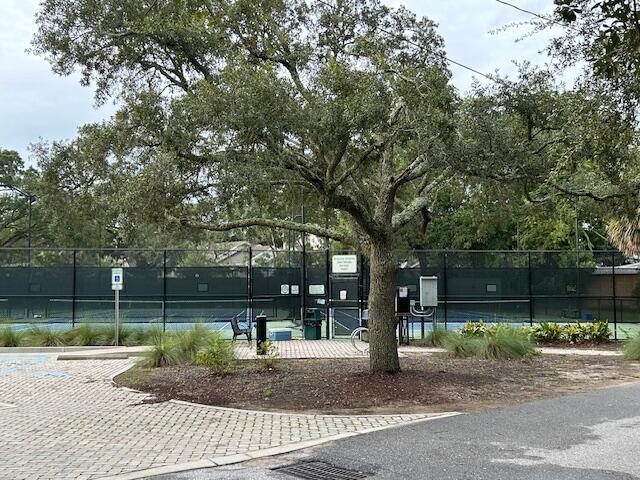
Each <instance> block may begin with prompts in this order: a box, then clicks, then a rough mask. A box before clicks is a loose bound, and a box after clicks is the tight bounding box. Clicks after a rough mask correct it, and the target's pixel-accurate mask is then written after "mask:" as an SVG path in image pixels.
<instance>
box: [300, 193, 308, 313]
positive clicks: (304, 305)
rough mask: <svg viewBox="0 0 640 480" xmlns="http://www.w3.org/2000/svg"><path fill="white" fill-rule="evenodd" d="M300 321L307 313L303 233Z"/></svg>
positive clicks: (304, 238) (305, 248)
mask: <svg viewBox="0 0 640 480" xmlns="http://www.w3.org/2000/svg"><path fill="white" fill-rule="evenodd" d="M302 223H303V224H304V202H303V203H302ZM300 290H301V291H300V294H301V295H302V296H301V298H300V310H301V311H300V320H301V321H303V322H304V317H305V314H306V312H307V239H306V235H305V232H302V282H301V285H300Z"/></svg>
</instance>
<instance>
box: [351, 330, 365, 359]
mask: <svg viewBox="0 0 640 480" xmlns="http://www.w3.org/2000/svg"><path fill="white" fill-rule="evenodd" d="M368 332H369V329H368V328H367V327H358V328H356V329H355V330H354V331H353V332H351V345H352V346H353V348H354V349H355V350H356V351H357V352H358V353H363V354H366V353H369V344H368V343H365V345H366V347H362V343H364V342H363V341H362V334H363V333H368Z"/></svg>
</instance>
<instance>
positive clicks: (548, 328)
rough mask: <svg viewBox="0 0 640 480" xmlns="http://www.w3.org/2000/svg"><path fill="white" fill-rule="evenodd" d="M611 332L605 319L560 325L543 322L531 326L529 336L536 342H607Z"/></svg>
mask: <svg viewBox="0 0 640 480" xmlns="http://www.w3.org/2000/svg"><path fill="white" fill-rule="evenodd" d="M611 335H612V332H611V329H610V328H609V323H608V322H605V321H599V322H593V323H570V324H568V325H560V324H558V323H553V322H545V323H540V324H538V325H535V326H534V327H533V328H532V332H531V338H533V339H534V340H535V341H537V342H549V343H553V342H571V343H580V342H596V343H597V342H607V341H609V339H610V338H611Z"/></svg>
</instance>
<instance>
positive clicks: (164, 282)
mask: <svg viewBox="0 0 640 480" xmlns="http://www.w3.org/2000/svg"><path fill="white" fill-rule="evenodd" d="M166 330H167V251H166V250H163V251H162V331H163V332H165V331H166Z"/></svg>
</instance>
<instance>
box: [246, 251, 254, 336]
mask: <svg viewBox="0 0 640 480" xmlns="http://www.w3.org/2000/svg"><path fill="white" fill-rule="evenodd" d="M252 264H253V250H252V248H251V245H249V265H248V266H247V313H248V314H249V315H248V317H249V318H248V321H249V325H251V321H252V320H253V266H252Z"/></svg>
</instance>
